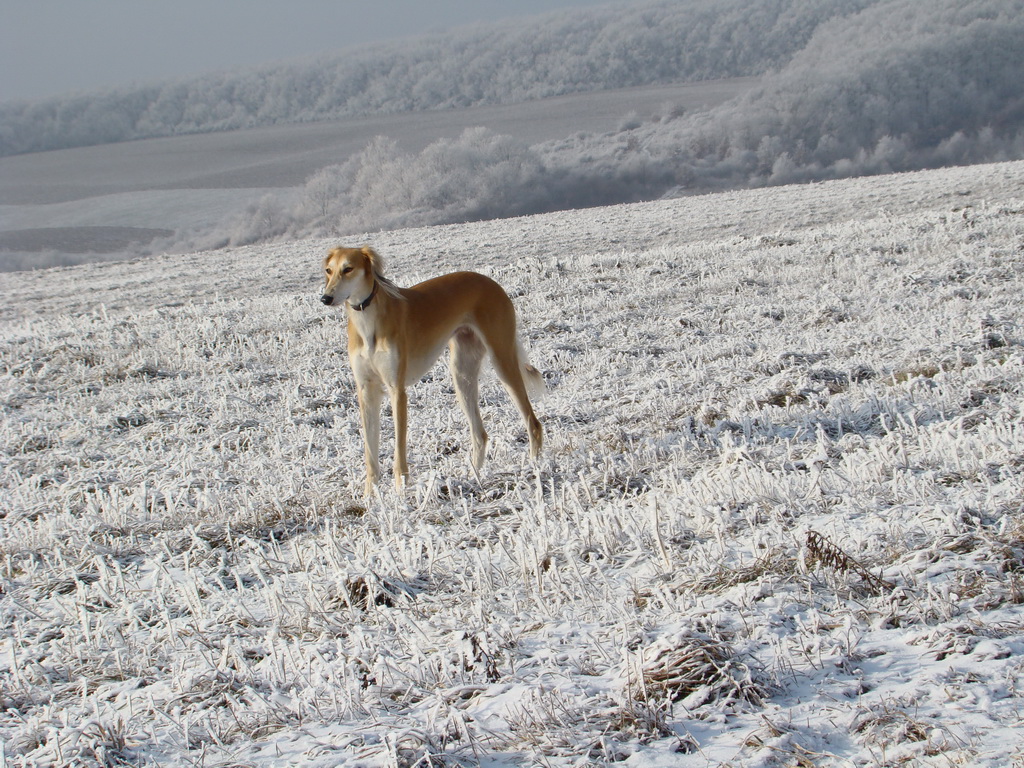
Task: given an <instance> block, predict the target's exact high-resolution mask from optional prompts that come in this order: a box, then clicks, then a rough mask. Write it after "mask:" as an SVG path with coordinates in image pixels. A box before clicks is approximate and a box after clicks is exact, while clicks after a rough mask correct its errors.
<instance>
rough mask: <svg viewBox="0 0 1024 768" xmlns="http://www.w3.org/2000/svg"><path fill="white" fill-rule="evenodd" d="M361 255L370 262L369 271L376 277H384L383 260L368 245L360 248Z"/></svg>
mask: <svg viewBox="0 0 1024 768" xmlns="http://www.w3.org/2000/svg"><path fill="white" fill-rule="evenodd" d="M361 250H362V252H363V255H364V256H365V257H366V258H367V259H369V260H370V269H371V270H373V274H375V275H377V277H384V259H383V257H381V255H380V254H379V253H377V252H376V251H375V250H373V248H371V247H370V246H368V245H364V246H363V247H362V249H361Z"/></svg>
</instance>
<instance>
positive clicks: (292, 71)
mask: <svg viewBox="0 0 1024 768" xmlns="http://www.w3.org/2000/svg"><path fill="white" fill-rule="evenodd" d="M877 2H880V0H757V1H756V2H752V0H688V1H686V2H679V1H678V0H659V1H658V2H641V3H635V4H630V5H616V6H615V7H605V8H598V9H590V10H579V9H576V10H573V11H571V12H569V11H563V12H557V13H552V14H546V15H543V16H539V17H535V18H533V19H527V20H519V21H516V22H507V23H499V24H477V25H472V26H468V27H464V28H461V29H458V30H455V31H451V32H447V33H442V34H433V35H426V36H424V37H422V38H419V39H416V40H412V41H408V40H406V41H402V42H401V43H383V44H375V45H368V46H363V47H360V48H356V49H351V50H346V51H342V52H340V53H337V54H334V55H328V56H319V57H314V58H310V59H308V60H305V61H296V62H291V63H285V64H275V65H270V66H265V67H259V68H253V69H249V70H246V71H240V72H229V73H216V74H211V75H208V76H204V77H198V78H191V79H188V80H182V81H179V82H169V83H163V84H157V85H151V86H145V87H133V88H128V89H118V90H108V91H104V92H100V93H87V94H82V95H76V96H68V97H62V98H51V99H47V100H44V101H38V102H9V103H5V104H2V105H0V156H2V155H11V154H19V153H25V152H38V151H43V150H50V149H64V148H69V147H77V146H86V145H90V144H102V143H110V142H119V141H128V140H134V139H142V138H152V137H158V136H172V135H179V134H189V133H202V132H210V131H225V130H236V129H242V128H251V127H255V126H260V125H269V124H275V123H287V122H308V121H314V120H327V119H332V118H339V117H348V116H353V115H364V114H370V113H394V112H405V111H411V110H432V109H449V108H457V107H467V106H471V105H478V104H502V103H516V102H522V101H527V100H531V99H539V98H544V97H549V96H558V95H563V94H568V93H579V92H585V91H593V90H602V89H609V88H624V87H629V86H636V85H650V84H655V83H676V82H689V81H698V80H711V79H718V78H728V77H741V76H750V75H761V74H763V73H765V72H767V71H770V70H772V69H776V68H779V67H781V66H783V65H785V64H786V63H787V62H788V61H789V60H790V59H791V58H792V57H793V56H794V55H795V54H796V53H797V52H799V51H800V50H801V49H802V48H803V47H804V46H805V45H806V44H807V43H808V41H809V40H810V38H811V37H812V35H813V33H814V31H815V29H816V28H817V27H818V26H820V25H821V24H823V23H826V22H828V21H829V20H832V19H835V18H842V17H845V16H848V15H850V14H851V13H854V12H856V11H857V10H859V9H861V8H865V7H868V6H870V5H872V4H873V3H877Z"/></svg>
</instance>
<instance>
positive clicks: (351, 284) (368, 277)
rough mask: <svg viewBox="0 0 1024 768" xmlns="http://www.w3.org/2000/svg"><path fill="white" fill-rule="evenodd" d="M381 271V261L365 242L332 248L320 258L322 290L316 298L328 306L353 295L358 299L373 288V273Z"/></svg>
mask: <svg viewBox="0 0 1024 768" xmlns="http://www.w3.org/2000/svg"><path fill="white" fill-rule="evenodd" d="M382 272H383V261H382V259H381V258H380V256H378V255H377V252H376V251H374V250H373V249H372V248H370V247H369V246H363V247H362V248H342V247H339V248H332V249H331V251H330V252H329V253H328V254H327V257H326V258H325V259H324V281H325V283H324V292H323V295H322V296H321V297H320V301H322V302H323V303H324V304H326V305H328V306H330V305H332V304H334V303H335V302H336V301H337V302H338V303H344V302H346V301H348V300H349V299H350V298H353V297H355V299H356V301H360V300H362V299H363V298H365V297H366V296H368V295H369V294H370V292H371V291H372V290H373V285H374V277H375V276H376V275H378V274H379V273H382Z"/></svg>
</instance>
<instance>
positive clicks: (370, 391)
mask: <svg viewBox="0 0 1024 768" xmlns="http://www.w3.org/2000/svg"><path fill="white" fill-rule="evenodd" d="M356 393H357V395H358V397H359V416H360V419H361V420H362V422H363V450H364V453H365V457H366V488H365V493H366V495H367V496H372V495H373V488H374V486H375V485H376V484H377V481H378V480H379V479H380V406H381V403H383V402H384V387H383V385H382V384H381V383H380V381H379V380H377V379H374V378H367V379H364V380H362V381H360V382H359V384H358V385H357V387H356Z"/></svg>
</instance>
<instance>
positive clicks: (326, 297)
mask: <svg viewBox="0 0 1024 768" xmlns="http://www.w3.org/2000/svg"><path fill="white" fill-rule="evenodd" d="M320 301H322V302H323V303H324V304H326V305H327V306H328V307H329V306H331V304H333V303H334V297H333V296H331V295H330V294H327V293H325V294H324V295H323V296H321V297H320Z"/></svg>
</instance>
